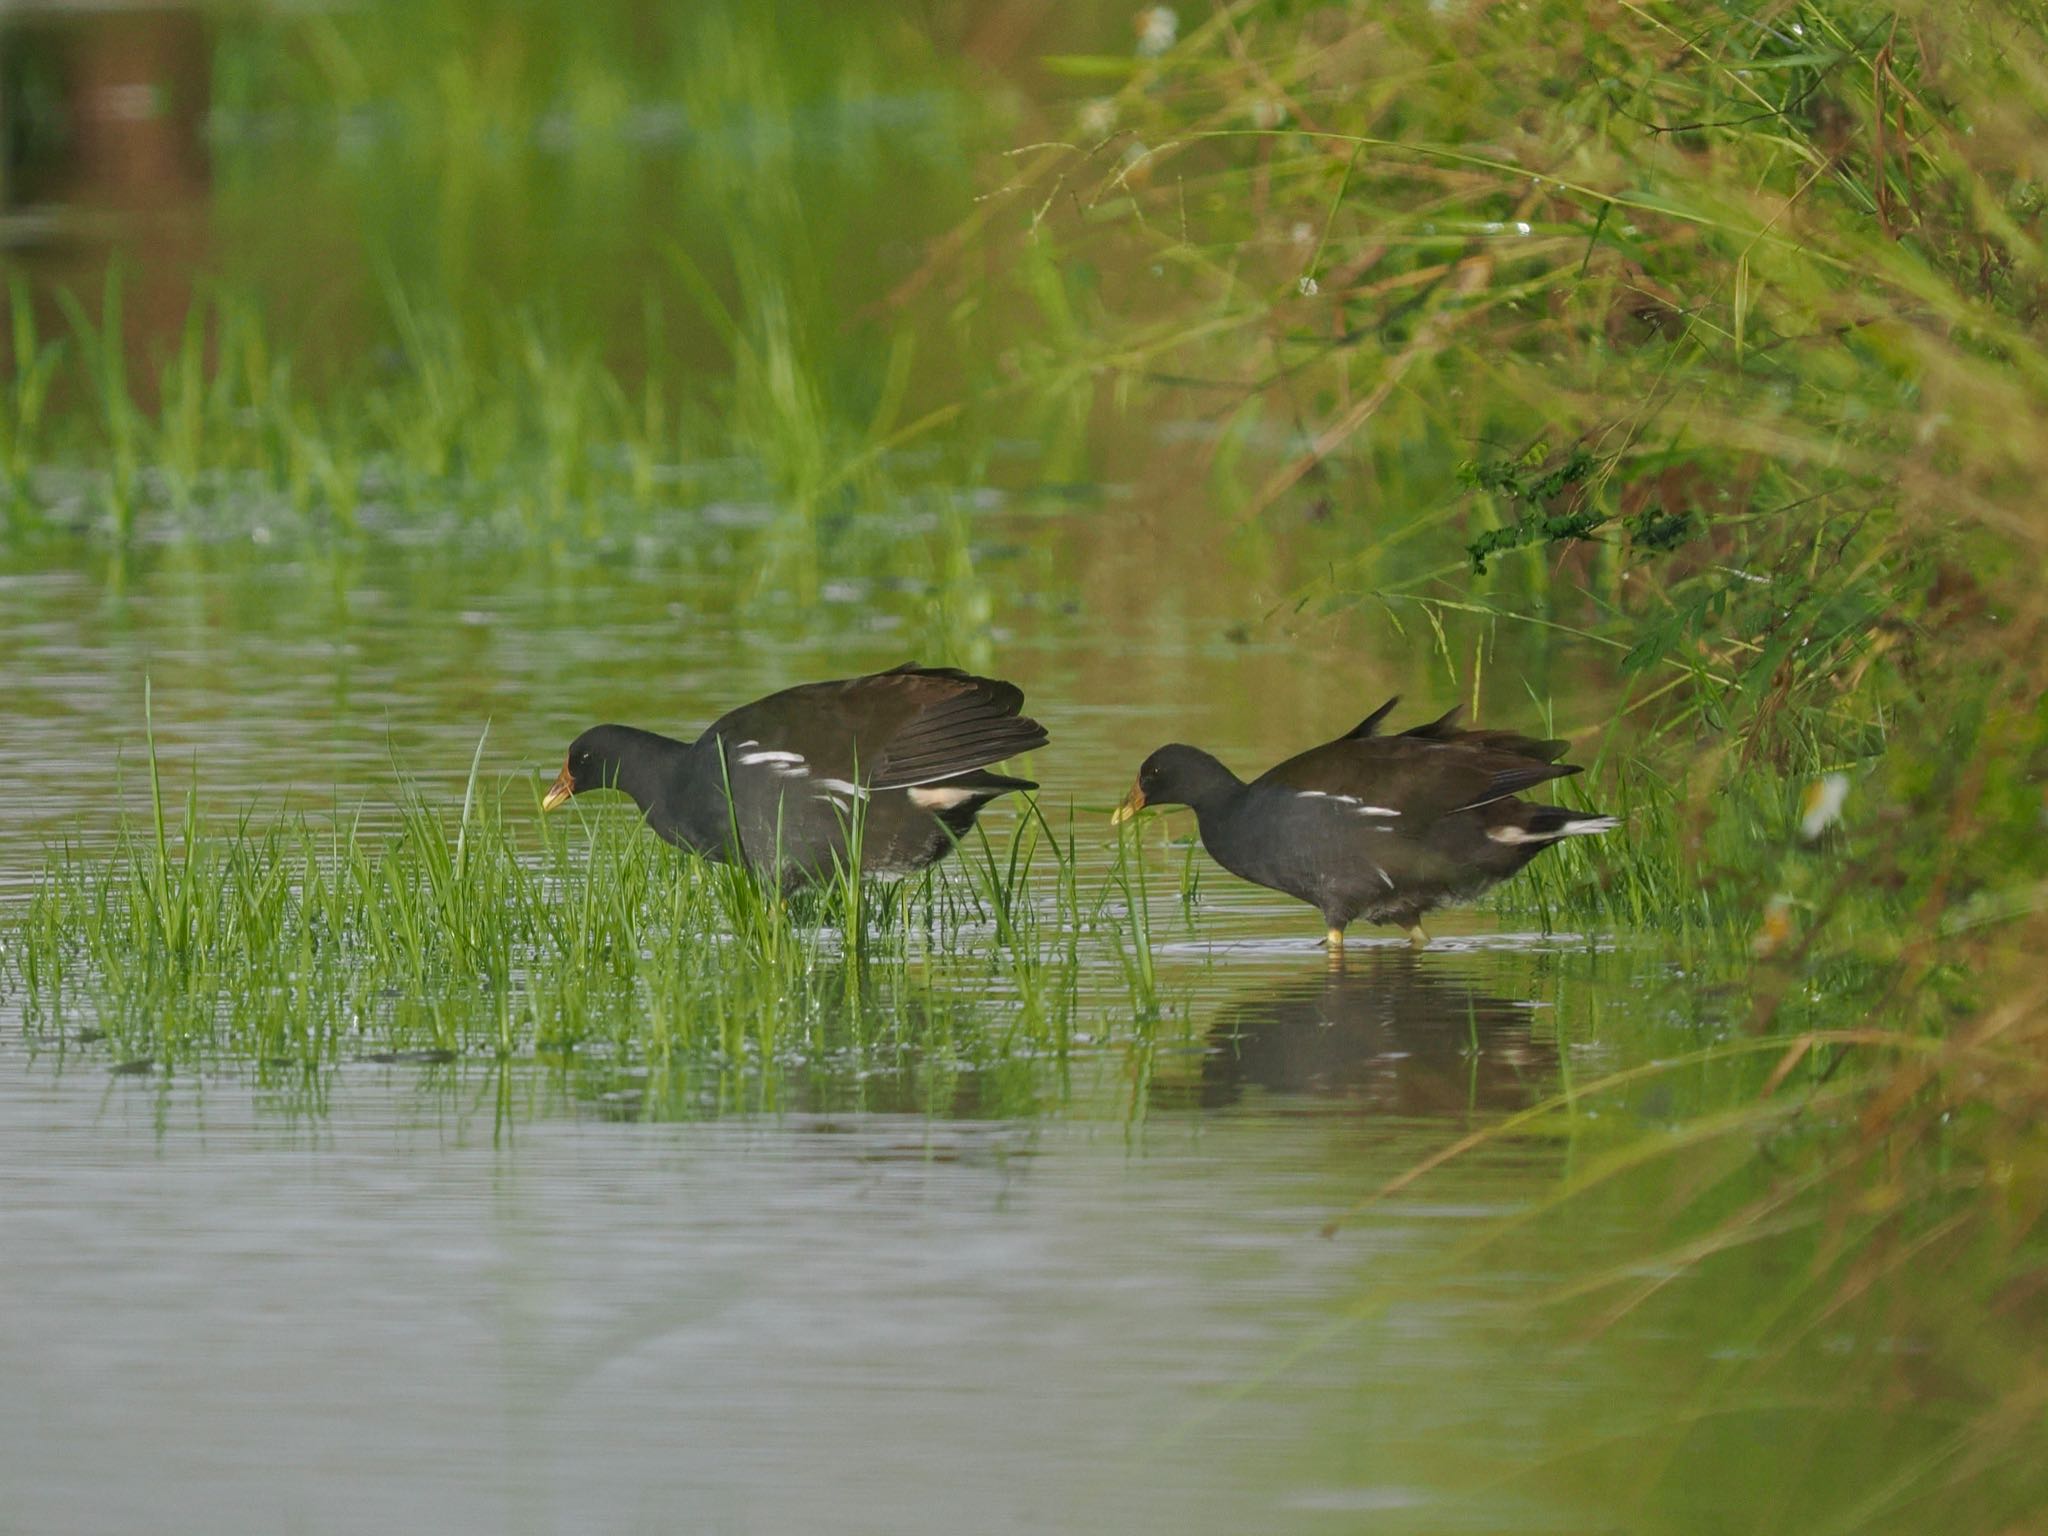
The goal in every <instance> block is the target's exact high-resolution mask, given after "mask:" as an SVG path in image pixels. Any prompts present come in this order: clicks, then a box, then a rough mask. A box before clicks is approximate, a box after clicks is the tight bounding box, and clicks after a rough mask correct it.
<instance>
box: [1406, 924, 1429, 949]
mask: <svg viewBox="0 0 2048 1536" xmlns="http://www.w3.org/2000/svg"><path fill="white" fill-rule="evenodd" d="M1408 946H1409V948H1411V949H1427V948H1429V935H1428V934H1426V933H1424V932H1423V931H1422V924H1420V923H1410V924H1409V925H1408Z"/></svg>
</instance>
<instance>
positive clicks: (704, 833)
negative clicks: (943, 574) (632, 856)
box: [541, 662, 1046, 886]
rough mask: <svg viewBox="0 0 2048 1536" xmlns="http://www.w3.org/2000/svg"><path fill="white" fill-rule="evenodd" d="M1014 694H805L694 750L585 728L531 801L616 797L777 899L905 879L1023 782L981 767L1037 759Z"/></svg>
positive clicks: (937, 686)
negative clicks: (870, 878)
mask: <svg viewBox="0 0 2048 1536" xmlns="http://www.w3.org/2000/svg"><path fill="white" fill-rule="evenodd" d="M1023 705H1024V694H1023V691H1022V690H1021V689H1019V688H1018V687H1017V686H1016V685H1015V684H1013V683H1005V682H998V681H997V680H995V679H994V678H987V677H975V676H973V675H971V674H969V673H966V672H962V671H959V670H957V669H955V668H952V667H921V666H918V665H917V664H916V663H915V662H909V663H906V664H905V665H903V666H900V667H896V668H894V669H893V670H891V671H888V672H876V673H873V674H871V675H869V676H866V677H851V678H843V679H840V680H838V681H835V682H828V683H806V684H804V685H802V686H801V687H796V688H788V689H785V690H783V691H782V692H781V693H775V694H770V695H769V696H768V697H767V698H765V699H757V700H756V701H755V702H753V703H752V704H745V705H742V706H741V707H740V708H738V709H736V710H734V711H732V712H731V713H730V714H728V715H725V716H723V717H722V718H720V719H718V720H716V721H714V722H713V723H712V724H711V725H710V726H709V727H707V728H706V730H705V732H704V734H703V735H702V736H700V737H698V738H697V739H696V740H695V741H677V740H674V739H672V738H670V737H667V736H658V735H656V734H655V733H654V732H652V731H643V730H638V729H636V728H635V727H633V726H629V725H598V726H592V727H591V728H590V729H589V730H587V731H585V732H584V733H583V734H582V735H580V736H578V737H577V738H576V740H575V741H574V742H572V743H570V746H569V756H568V760H567V761H566V762H564V763H563V765H562V771H561V772H560V773H559V774H558V775H556V777H555V781H554V783H553V784H552V785H551V786H549V788H548V791H547V794H546V796H545V797H544V798H543V799H542V801H541V808H542V809H543V810H550V811H551V810H553V809H554V808H555V807H556V806H558V805H560V804H561V803H562V802H563V801H565V800H567V799H568V798H569V797H570V796H571V795H580V794H583V793H584V792H585V791H588V790H593V789H617V790H622V791H624V792H625V793H626V794H628V795H630V796H632V798H633V799H634V801H635V802H636V803H637V804H638V805H639V807H640V810H641V812H642V813H643V814H644V815H645V816H646V818H647V824H648V826H650V827H651V828H653V829H654V831H656V832H657V833H659V834H660V835H661V836H662V837H665V838H667V839H668V840H669V841H670V842H672V843H676V844H679V845H681V846H682V847H685V848H691V849H694V850H696V851H697V852H698V853H701V854H703V855H704V856H705V857H706V858H710V859H714V860H719V861H729V860H731V859H733V857H734V855H735V853H737V854H739V855H740V856H741V857H743V858H744V859H745V860H746V862H747V863H749V864H751V865H752V866H753V867H754V868H755V869H756V870H758V871H760V872H761V873H763V874H766V875H768V876H770V877H771V878H773V879H776V880H778V881H779V882H780V883H781V884H783V885H785V886H795V885H802V884H805V883H807V882H810V881H814V880H818V879H821V878H824V877H826V876H828V875H830V874H831V873H832V871H833V870H834V869H835V868H839V867H844V866H846V865H849V864H851V863H852V862H853V861H852V859H851V858H850V856H849V849H850V846H851V843H852V841H853V838H854V835H855V833H856V831H857V832H858V837H859V845H860V858H859V866H860V870H861V872H862V873H863V874H872V875H907V874H910V873H912V872H914V871H916V870H919V869H922V868H924V867H925V866H926V865H927V864H930V863H933V862H934V861H936V860H938V859H941V858H943V857H945V855H946V853H947V851H948V850H949V849H951V848H952V846H953V844H954V842H955V841H956V840H957V839H959V838H960V837H962V836H964V835H965V834H966V833H967V831H968V829H969V828H970V827H972V826H973V825H974V818H975V817H976V816H977V815H979V814H980V812H981V808H982V807H983V806H985V805H987V804H988V802H989V801H991V800H993V799H994V798H995V797H996V796H998V795H1006V794H1008V793H1010V792H1011V791H1012V790H1019V789H1036V788H1037V787H1038V786H1037V785H1036V784H1034V783H1033V782H1032V781H1031V780H1029V779H1014V778H1009V777H1006V776H1004V775H1003V774H999V773H990V772H989V771H988V766H989V765H990V764H991V763H999V762H1001V761H1002V760H1003V759H1005V758H1008V757H1015V756H1016V755H1017V754H1018V753H1020V752H1029V751H1031V750H1033V749H1034V748H1037V747H1041V746H1043V745H1044V744H1045V739H1046V735H1045V727H1044V726H1042V725H1040V724H1039V723H1038V722H1037V721H1036V720H1033V719H1030V718H1029V717H1027V716H1025V715H1022V714H1020V713H1018V711H1019V710H1021V709H1022V708H1023Z"/></svg>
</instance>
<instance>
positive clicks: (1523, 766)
mask: <svg viewBox="0 0 2048 1536" xmlns="http://www.w3.org/2000/svg"><path fill="white" fill-rule="evenodd" d="M1399 702H1400V701H1399V700H1398V699H1389V700H1387V702H1386V703H1385V704H1383V705H1381V706H1380V707H1379V708H1378V709H1376V710H1374V711H1373V712H1372V713H1371V714H1370V715H1368V716H1367V717H1366V718H1365V719H1363V720H1361V721H1360V722H1359V723H1358V724H1357V725H1355V726H1353V727H1352V728H1351V729H1350V730H1349V731H1347V732H1345V733H1344V735H1342V736H1340V737H1338V738H1337V739H1336V740H1335V741H1331V742H1325V743H1324V744H1323V745H1322V746H1320V747H1314V748H1311V749H1310V750H1309V751H1307V752H1304V753H1302V754H1301V755H1300V756H1298V757H1290V758H1289V759H1288V760H1287V761H1286V762H1284V763H1282V764H1280V765H1279V766H1278V767H1277V768H1272V769H1269V770H1268V771H1267V772H1265V773H1264V774H1261V775H1260V776H1259V777H1258V778H1256V779H1254V780H1253V781H1252V782H1251V783H1249V784H1247V783H1245V782H1244V781H1243V780H1242V779H1240V778H1238V776H1237V775H1236V774H1234V773H1232V772H1231V771H1230V770H1229V769H1228V768H1226V767H1224V766H1223V764H1221V763H1219V762H1218V761H1217V760H1216V759H1215V758H1213V757H1211V756H1210V755H1209V754H1208V753H1207V752H1204V751H1202V750H1201V749H1200V748H1197V747H1188V746H1180V745H1174V746H1166V747H1161V748H1160V749H1159V750H1158V751H1157V752H1154V753H1153V754H1152V755H1151V756H1150V757H1148V758H1146V759H1145V763H1144V766H1143V767H1141V768H1140V769H1139V770H1138V782H1137V783H1136V784H1135V785H1133V786H1132V788H1131V792H1130V794H1129V795H1128V796H1126V797H1125V799H1124V802H1123V804H1122V805H1120V806H1118V807H1117V809H1116V813H1115V815H1113V816H1112V817H1111V818H1110V820H1111V821H1113V822H1117V821H1123V820H1126V819H1127V818H1129V817H1130V816H1132V815H1134V814H1135V813H1136V812H1138V811H1139V810H1141V809H1143V808H1144V807H1145V806H1148V805H1185V806H1189V807H1191V808H1192V809H1193V810H1194V813H1195V820H1196V822H1197V823H1198V824H1199V825H1200V827H1201V833H1202V846H1203V847H1204V848H1206V849H1207V850H1208V851H1209V856H1210V857H1211V858H1213V859H1214V860H1215V861H1216V862H1217V863H1218V864H1221V865H1222V866H1223V867H1224V868H1225V869H1227V870H1229V871H1230V872H1231V873H1232V874H1234V875H1236V876H1238V877H1239V878H1240V879H1244V880H1249V881H1251V882H1252V883H1253V884H1254V885H1263V886H1266V887H1267V888H1269V889H1271V890H1275V891H1281V892H1284V893H1285V894H1287V895H1289V896H1293V897H1296V898H1297V899H1299V900H1301V901H1305V902H1307V903H1308V904H1309V905H1310V906H1312V907H1316V908H1319V909H1320V910H1321V912H1322V914H1323V920H1324V922H1326V923H1327V924H1328V925H1329V935H1328V940H1327V942H1328V943H1329V946H1330V948H1331V950H1332V951H1333V952H1334V951H1337V950H1341V949H1342V948H1343V945H1344V929H1345V928H1346V927H1347V926H1348V925H1349V924H1350V923H1351V921H1352V920H1353V919H1354V918H1359V917H1363V918H1364V919H1366V921H1368V922H1374V923H1388V924H1392V925H1393V926H1395V927H1399V928H1405V929H1407V930H1408V938H1409V942H1410V943H1412V944H1414V945H1415V947H1416V948H1418V949H1420V948H1422V947H1423V946H1424V945H1426V944H1427V943H1428V942H1429V937H1428V935H1427V934H1425V933H1424V932H1423V931H1422V914H1423V913H1425V912H1428V911H1430V910H1431V909H1432V908H1434V907H1439V906H1442V905H1443V904H1444V903H1446V902H1453V901H1468V900H1470V899H1471V898H1472V897H1474V896H1477V895H1478V894H1479V893H1480V892H1481V891H1484V890H1485V889H1486V888H1487V887H1489V886H1491V885H1495V884H1497V883H1498V882H1500V881H1502V880H1505V879H1506V878H1507V877H1508V876H1509V875H1512V874H1514V873H1515V872H1516V871H1517V870H1519V869H1520V868H1521V867H1522V866H1523V865H1524V864H1527V863H1528V862H1529V861H1530V860H1531V859H1533V858H1535V857H1536V855H1537V854H1539V853H1541V852H1542V851H1543V850H1544V849H1545V848H1548V847H1549V846H1550V845H1551V844H1552V843H1554V842H1556V841H1557V840H1558V839H1559V838H1563V837H1574V836H1579V835H1583V834H1585V833H1589V832H1607V831H1611V830H1612V829H1613V828H1614V827H1616V826H1618V825H1620V823H1619V822H1618V821H1616V819H1615V818H1614V817H1612V816H1601V815H1598V814H1595V813H1593V812H1590V811H1571V810H1566V809H1565V808H1564V807H1563V806H1561V805H1537V804H1533V803H1531V802H1530V801H1527V800H1518V799H1516V798H1515V796H1516V794H1517V793H1518V792H1519V791H1521V790H1525V789H1529V788H1532V787H1533V786H1535V785H1537V784H1541V783H1544V782H1545V781H1547V780H1550V779H1561V778H1564V777H1566V776H1567V775H1569V774H1574V773H1577V772H1579V769H1578V768H1576V767H1574V766H1573V765H1571V764H1569V763H1560V762H1558V761H1557V759H1558V758H1560V757H1562V756H1563V755H1564V753H1565V751H1566V749H1567V747H1568V746H1569V743H1567V742H1563V741H1539V740H1536V739H1535V738H1533V737H1529V736H1518V735H1516V734H1515V733H1514V732H1512V731H1466V730H1460V729H1459V728H1458V713H1459V712H1458V711H1457V710H1455V709H1453V710H1452V711H1451V712H1450V713H1449V714H1447V715H1445V716H1444V717H1443V718H1442V719H1440V720H1433V721H1431V722H1430V723H1429V724H1428V725H1418V726H1416V727H1415V728H1414V729H1412V730H1407V731H1403V732H1401V733H1400V734H1399V735H1398V736H1382V735H1380V734H1379V728H1380V723H1381V722H1382V721H1383V720H1385V719H1386V717H1387V715H1388V714H1389V713H1390V712H1391V711H1392V710H1393V708H1394V706H1395V705H1396V704H1397V703H1399Z"/></svg>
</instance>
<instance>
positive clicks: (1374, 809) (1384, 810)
mask: <svg viewBox="0 0 2048 1536" xmlns="http://www.w3.org/2000/svg"><path fill="white" fill-rule="evenodd" d="M1295 793H1296V794H1298V795H1300V796H1301V798H1302V799H1304V800H1334V801H1336V802H1337V803H1338V804H1339V805H1345V806H1349V807H1350V808H1351V811H1352V813H1353V814H1354V815H1358V816H1398V815H1400V814H1401V813H1400V812H1399V811H1397V810H1395V809H1394V808H1393V807H1392V806H1390V805H1367V804H1366V803H1365V802H1364V801H1363V800H1361V799H1359V798H1358V796H1356V795H1333V794H1331V793H1330V792H1329V791H1328V790H1326V789H1302V790H1296V791H1295Z"/></svg>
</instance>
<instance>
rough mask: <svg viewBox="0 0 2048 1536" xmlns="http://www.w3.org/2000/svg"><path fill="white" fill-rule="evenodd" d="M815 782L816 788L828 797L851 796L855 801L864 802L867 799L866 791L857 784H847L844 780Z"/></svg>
mask: <svg viewBox="0 0 2048 1536" xmlns="http://www.w3.org/2000/svg"><path fill="white" fill-rule="evenodd" d="M816 782H817V785H818V788H820V789H822V790H823V791H825V793H826V794H828V795H840V796H851V797H852V798H853V799H856V800H865V799H867V797H868V792H867V791H866V790H864V789H862V788H861V787H860V786H859V785H858V784H849V783H848V782H847V781H846V780H845V779H819V780H817V781H816Z"/></svg>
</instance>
